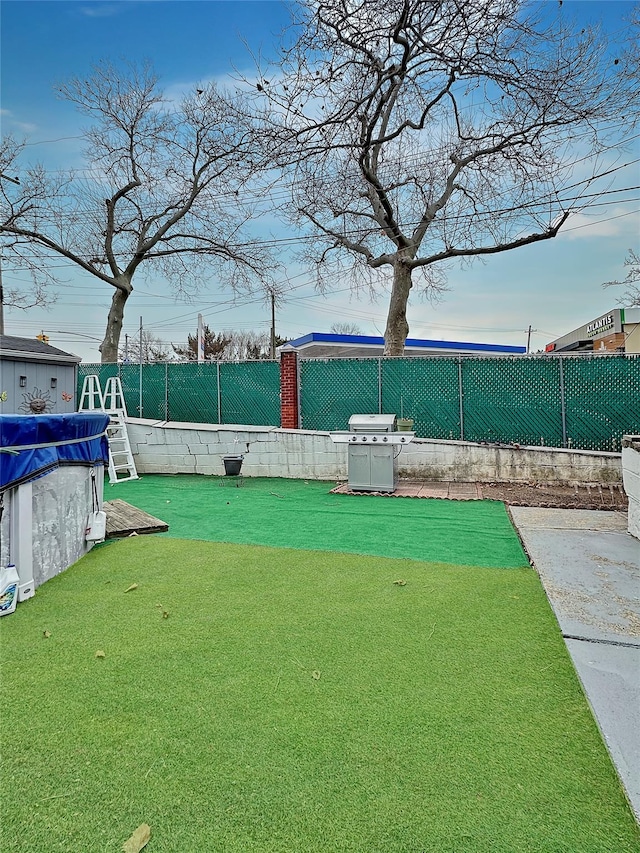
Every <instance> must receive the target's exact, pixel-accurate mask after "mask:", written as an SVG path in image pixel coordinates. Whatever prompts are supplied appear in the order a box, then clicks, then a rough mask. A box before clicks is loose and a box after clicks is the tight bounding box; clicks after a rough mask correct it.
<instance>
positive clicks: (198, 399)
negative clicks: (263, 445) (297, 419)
mask: <svg viewBox="0 0 640 853" xmlns="http://www.w3.org/2000/svg"><path fill="white" fill-rule="evenodd" d="M92 374H94V375H97V376H98V378H99V381H100V385H101V387H102V389H103V390H104V388H105V385H106V381H107V379H108V378H109V377H111V376H119V377H120V382H121V384H122V391H123V394H124V399H125V404H126V406H127V412H128V414H129V415H131V416H132V417H144V418H152V419H153V420H163V421H184V422H193V423H213V424H217V423H233V424H253V425H269V426H279V425H280V365H279V364H278V363H277V362H274V361H251V362H238V363H236V362H204V363H202V364H197V363H193V362H185V363H175V364H174V363H167V364H143V365H142V366H140V365H136V364H80V365H78V401H80V394H81V392H82V386H83V382H84V378H85V377H86V376H89V375H92Z"/></svg>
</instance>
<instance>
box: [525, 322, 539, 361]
mask: <svg viewBox="0 0 640 853" xmlns="http://www.w3.org/2000/svg"><path fill="white" fill-rule="evenodd" d="M537 331H538V330H537V329H532V328H531V324H529V328H528V329H527V355H529V353H530V352H531V332H537Z"/></svg>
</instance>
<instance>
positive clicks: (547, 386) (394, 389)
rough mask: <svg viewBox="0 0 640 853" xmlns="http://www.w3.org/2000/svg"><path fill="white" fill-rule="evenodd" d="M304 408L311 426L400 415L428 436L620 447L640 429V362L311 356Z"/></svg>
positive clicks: (303, 382)
mask: <svg viewBox="0 0 640 853" xmlns="http://www.w3.org/2000/svg"><path fill="white" fill-rule="evenodd" d="M300 407H301V420H302V423H301V426H302V427H303V428H305V429H318V430H334V429H347V428H348V422H349V417H350V416H351V415H352V414H354V413H361V414H368V413H393V414H397V415H398V416H404V417H409V418H413V420H414V429H415V431H416V433H417V435H418V436H422V437H425V438H440V439H461V440H465V441H480V442H500V443H518V444H528V445H547V446H551V447H575V448H581V449H587V450H610V451H619V450H620V446H621V445H620V441H621V438H622V435H623V434H625V433H640V357H638V356H624V355H597V356H586V355H579V356H549V355H545V356H531V357H525V356H515V357H485V358H476V357H469V356H452V357H444V356H437V357H432V358H429V357H421V358H368V359H329V360H304V361H302V362H301V363H300Z"/></svg>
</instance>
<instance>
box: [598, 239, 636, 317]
mask: <svg viewBox="0 0 640 853" xmlns="http://www.w3.org/2000/svg"><path fill="white" fill-rule="evenodd" d="M624 265H625V267H628V269H629V271H628V272H627V275H626V277H625V278H624V280H623V281H606V282H605V283H604V284H603V285H602V286H603V287H625V288H626V290H625V292H624V293H623V294H622V296H621V297H620V299H619V300H618V302H619V303H620V305H628V306H629V307H631V306H635V305H637V306H640V255H638V253H637V252H634V251H633V249H629V254H628V255H627V257H626V258H625V260H624Z"/></svg>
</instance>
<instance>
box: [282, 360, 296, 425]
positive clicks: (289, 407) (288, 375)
mask: <svg viewBox="0 0 640 853" xmlns="http://www.w3.org/2000/svg"><path fill="white" fill-rule="evenodd" d="M280 426H281V427H282V428H283V429H298V428H299V426H300V418H299V413H298V353H297V352H296V350H294V349H293V348H291V349H287V348H286V346H284V347H283V348H282V349H281V350H280Z"/></svg>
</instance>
